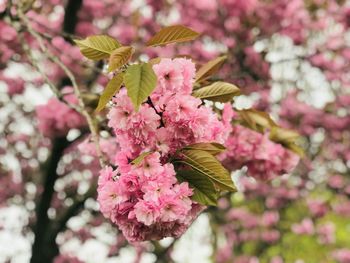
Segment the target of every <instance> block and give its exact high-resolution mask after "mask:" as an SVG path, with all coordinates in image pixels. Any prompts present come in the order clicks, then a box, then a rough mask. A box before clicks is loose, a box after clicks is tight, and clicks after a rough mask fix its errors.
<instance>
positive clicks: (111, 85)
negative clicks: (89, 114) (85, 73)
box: [96, 73, 124, 112]
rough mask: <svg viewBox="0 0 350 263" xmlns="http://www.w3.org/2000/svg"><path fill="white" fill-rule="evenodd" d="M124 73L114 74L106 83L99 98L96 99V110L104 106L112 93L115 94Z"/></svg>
mask: <svg viewBox="0 0 350 263" xmlns="http://www.w3.org/2000/svg"><path fill="white" fill-rule="evenodd" d="M123 77H124V74H123V73H120V74H118V75H115V76H114V77H113V78H112V79H111V80H110V81H109V82H108V83H107V86H106V88H105V89H104V91H103V92H102V94H101V96H100V99H99V101H98V105H97V108H96V112H99V111H101V110H103V109H104V107H106V105H107V103H108V102H109V101H110V100H111V99H112V97H113V96H114V94H116V93H117V92H118V91H119V90H120V87H121V85H122V83H123Z"/></svg>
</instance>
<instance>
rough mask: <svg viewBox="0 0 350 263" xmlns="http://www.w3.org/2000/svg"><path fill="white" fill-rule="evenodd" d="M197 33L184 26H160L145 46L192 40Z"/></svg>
mask: <svg viewBox="0 0 350 263" xmlns="http://www.w3.org/2000/svg"><path fill="white" fill-rule="evenodd" d="M198 36H199V34H198V33H197V32H195V31H193V30H192V29H190V28H187V27H185V26H181V25H176V26H169V27H164V28H162V29H161V30H160V31H159V32H158V33H157V34H155V35H154V36H153V37H152V38H151V39H150V40H149V41H148V42H147V46H152V47H155V46H162V45H167V44H170V43H180V42H186V41H190V40H193V39H195V38H197V37H198Z"/></svg>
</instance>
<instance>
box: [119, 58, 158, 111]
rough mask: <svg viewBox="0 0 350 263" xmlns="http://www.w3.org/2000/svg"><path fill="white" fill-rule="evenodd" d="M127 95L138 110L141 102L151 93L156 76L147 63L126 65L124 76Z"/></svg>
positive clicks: (155, 83)
mask: <svg viewBox="0 0 350 263" xmlns="http://www.w3.org/2000/svg"><path fill="white" fill-rule="evenodd" d="M124 82H125V87H126V89H127V91H128V96H129V97H130V99H131V102H132V103H133V105H134V107H135V110H136V111H138V109H139V107H140V105H141V103H142V102H143V101H145V99H146V98H147V97H148V96H149V95H150V94H151V93H152V91H153V90H154V88H155V87H156V85H157V76H156V74H155V73H154V71H153V69H152V66H151V65H150V64H147V63H142V64H135V65H131V66H129V67H128V69H127V70H126V73H125V77H124Z"/></svg>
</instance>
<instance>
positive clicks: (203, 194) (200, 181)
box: [176, 170, 218, 206]
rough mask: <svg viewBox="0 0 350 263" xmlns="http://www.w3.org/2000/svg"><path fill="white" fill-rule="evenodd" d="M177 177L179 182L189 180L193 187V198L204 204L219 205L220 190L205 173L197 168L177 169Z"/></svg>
mask: <svg viewBox="0 0 350 263" xmlns="http://www.w3.org/2000/svg"><path fill="white" fill-rule="evenodd" d="M176 177H177V179H178V180H179V182H188V184H189V185H190V187H191V188H193V195H192V196H191V199H192V200H194V201H196V202H198V203H199V204H202V205H212V206H216V205H217V199H218V192H217V191H216V189H215V186H214V184H213V183H212V182H211V181H210V179H208V178H207V177H205V176H203V174H201V173H199V172H197V171H196V170H181V171H177V173H176Z"/></svg>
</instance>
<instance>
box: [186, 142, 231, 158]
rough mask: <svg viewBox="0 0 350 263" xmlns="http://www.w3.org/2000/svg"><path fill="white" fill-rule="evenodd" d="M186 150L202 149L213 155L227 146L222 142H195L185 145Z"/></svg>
mask: <svg viewBox="0 0 350 263" xmlns="http://www.w3.org/2000/svg"><path fill="white" fill-rule="evenodd" d="M184 149H185V150H202V151H206V152H208V153H210V154H212V155H217V154H219V153H222V152H223V151H225V150H226V148H225V146H223V145H222V144H220V143H216V142H212V143H195V144H191V145H188V146H186V147H184Z"/></svg>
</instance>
